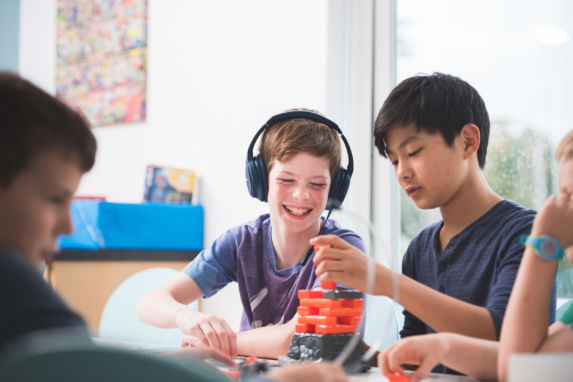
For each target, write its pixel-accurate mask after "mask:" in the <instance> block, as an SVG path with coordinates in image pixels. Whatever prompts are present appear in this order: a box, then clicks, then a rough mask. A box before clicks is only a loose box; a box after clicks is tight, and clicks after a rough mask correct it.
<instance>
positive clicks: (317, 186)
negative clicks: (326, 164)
mask: <svg viewBox="0 0 573 382" xmlns="http://www.w3.org/2000/svg"><path fill="white" fill-rule="evenodd" d="M310 185H311V186H312V187H314V188H324V187H326V183H311V184H310Z"/></svg>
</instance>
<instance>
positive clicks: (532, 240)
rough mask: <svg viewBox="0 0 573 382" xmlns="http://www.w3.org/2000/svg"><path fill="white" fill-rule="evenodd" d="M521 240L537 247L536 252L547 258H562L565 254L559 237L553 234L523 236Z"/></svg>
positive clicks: (528, 245)
mask: <svg viewBox="0 0 573 382" xmlns="http://www.w3.org/2000/svg"><path fill="white" fill-rule="evenodd" d="M520 241H521V244H523V245H525V246H526V247H531V248H533V249H535V253H537V255H538V256H539V257H541V258H542V259H545V260H561V259H562V258H563V255H564V254H565V252H564V251H563V248H562V247H561V245H560V244H559V242H558V241H557V239H555V238H553V237H551V236H522V237H521V238H520Z"/></svg>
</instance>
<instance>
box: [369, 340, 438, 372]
mask: <svg viewBox="0 0 573 382" xmlns="http://www.w3.org/2000/svg"><path fill="white" fill-rule="evenodd" d="M447 345H448V344H447V341H445V340H443V339H442V337H441V335H440V334H426V335H420V336H412V337H407V338H405V339H403V340H400V341H398V342H396V343H395V344H394V345H392V346H390V347H389V348H388V349H386V350H385V351H384V352H383V353H381V354H379V355H378V366H380V370H381V371H382V374H384V375H388V374H390V373H400V374H404V369H403V368H402V365H403V364H410V365H419V366H418V368H417V369H416V371H415V372H414V373H413V374H412V375H411V376H410V377H411V380H412V381H420V380H422V379H424V378H426V377H427V376H428V375H429V374H430V372H431V371H432V369H433V368H434V367H435V366H436V365H438V364H439V363H440V361H441V360H442V358H443V357H444V356H445V354H446V353H447V351H448V346H447Z"/></svg>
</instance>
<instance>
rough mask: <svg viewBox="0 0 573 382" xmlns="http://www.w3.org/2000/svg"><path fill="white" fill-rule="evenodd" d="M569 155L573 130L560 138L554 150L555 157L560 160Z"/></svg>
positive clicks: (571, 151) (571, 147)
mask: <svg viewBox="0 0 573 382" xmlns="http://www.w3.org/2000/svg"><path fill="white" fill-rule="evenodd" d="M570 156H573V130H571V131H569V133H567V135H565V137H564V138H563V139H562V140H561V142H560V143H559V145H558V146H557V150H555V159H557V161H558V162H561V161H563V160H565V159H567V158H569V157H570Z"/></svg>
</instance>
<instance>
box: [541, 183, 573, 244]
mask: <svg viewBox="0 0 573 382" xmlns="http://www.w3.org/2000/svg"><path fill="white" fill-rule="evenodd" d="M571 227H573V196H572V195H571V194H567V193H562V194H561V195H559V196H557V197H556V196H552V197H550V198H549V199H547V200H546V201H545V203H544V204H543V206H542V207H541V208H540V209H539V211H538V213H537V216H536V217H535V220H534V221H533V228H532V229H531V234H532V235H534V236H543V235H548V236H551V237H553V238H555V239H556V240H557V241H558V242H559V244H561V246H562V247H563V249H564V250H565V249H566V248H567V247H570V246H572V245H573V230H571Z"/></svg>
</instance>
